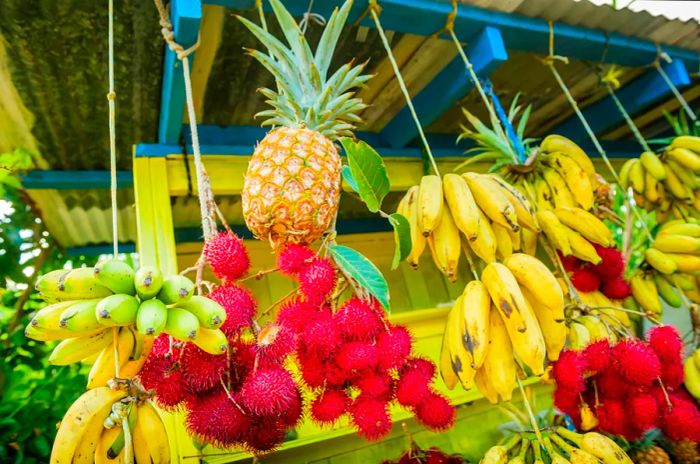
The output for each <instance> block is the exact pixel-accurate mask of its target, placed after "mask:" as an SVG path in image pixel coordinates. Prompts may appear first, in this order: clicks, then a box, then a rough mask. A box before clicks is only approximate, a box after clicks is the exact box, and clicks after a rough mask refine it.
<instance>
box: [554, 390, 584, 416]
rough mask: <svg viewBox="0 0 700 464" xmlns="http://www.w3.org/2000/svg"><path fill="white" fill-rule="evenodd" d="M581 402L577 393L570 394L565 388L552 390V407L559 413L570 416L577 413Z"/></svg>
mask: <svg viewBox="0 0 700 464" xmlns="http://www.w3.org/2000/svg"><path fill="white" fill-rule="evenodd" d="M580 403H581V400H580V398H579V396H578V393H572V392H571V390H569V389H568V388H565V387H557V388H556V390H554V406H556V407H557V409H559V410H560V411H561V412H563V413H565V414H568V415H569V416H572V415H574V414H577V413H578V410H579V404H580Z"/></svg>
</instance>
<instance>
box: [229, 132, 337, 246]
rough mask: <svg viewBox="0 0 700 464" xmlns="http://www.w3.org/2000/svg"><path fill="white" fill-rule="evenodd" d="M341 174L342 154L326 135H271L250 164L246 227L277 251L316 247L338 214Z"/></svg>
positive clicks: (245, 190) (244, 200)
mask: <svg viewBox="0 0 700 464" xmlns="http://www.w3.org/2000/svg"><path fill="white" fill-rule="evenodd" d="M340 172H341V163H340V156H339V155H338V150H337V148H336V147H335V145H334V144H333V142H331V141H330V140H329V139H328V138H327V137H325V136H323V135H322V134H321V133H319V132H317V131H313V130H310V129H306V128H292V127H279V128H277V129H274V130H272V131H270V132H269V133H268V134H267V135H266V136H265V138H263V140H262V141H260V143H259V144H258V146H257V147H256V149H255V152H254V153H253V156H252V158H251V159H250V162H249V164H248V171H247V172H246V176H245V181H244V184H243V191H242V194H241V196H242V204H243V217H244V218H245V221H246V225H247V226H248V228H249V229H250V230H251V231H252V232H253V233H254V234H255V236H256V237H258V238H259V239H261V240H268V241H270V243H272V244H273V246H275V247H277V246H279V245H282V244H284V243H311V242H313V241H315V240H316V239H318V238H319V237H320V236H321V234H323V232H324V231H326V229H328V226H329V225H330V223H331V221H332V220H333V217H334V215H335V213H336V211H337V210H338V201H339V199H340V179H341V177H340Z"/></svg>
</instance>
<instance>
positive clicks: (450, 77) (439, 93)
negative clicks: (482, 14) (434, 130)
mask: <svg viewBox="0 0 700 464" xmlns="http://www.w3.org/2000/svg"><path fill="white" fill-rule="evenodd" d="M466 53H467V56H468V57H469V58H470V61H471V63H472V66H473V67H474V71H475V72H476V74H477V75H478V76H479V77H482V78H483V77H487V76H488V75H489V74H490V73H491V72H493V71H494V70H495V69H496V68H497V67H498V66H500V65H501V64H502V63H503V62H505V61H506V60H507V59H508V52H507V51H506V48H505V45H504V43H503V37H502V36H501V32H500V31H499V30H498V29H496V28H494V27H490V26H487V27H485V28H484V29H483V30H482V31H481V32H480V33H479V34H478V35H477V37H476V38H475V39H474V40H473V41H471V43H470V44H469V47H467V50H466ZM472 87H474V82H473V81H472V79H471V77H470V76H469V73H468V72H467V70H466V68H465V66H464V62H463V61H462V58H461V57H457V58H454V59H453V60H452V62H450V64H448V65H447V66H446V67H445V68H444V69H443V70H442V71H441V72H440V73H439V74H438V75H437V76H435V78H434V79H433V80H432V81H431V82H430V84H428V86H426V87H425V88H424V89H423V90H422V91H421V92H420V93H418V95H416V96H415V97H414V98H413V105H414V107H415V110H416V113H417V114H418V118H419V119H420V122H421V125H422V126H423V127H424V128H425V127H428V126H429V125H430V124H432V123H433V121H435V120H436V119H438V118H439V117H440V116H441V115H442V114H444V113H445V112H446V111H447V110H449V109H450V108H452V106H453V105H454V104H455V103H457V102H458V101H459V100H461V99H462V98H463V97H464V96H465V95H467V93H468V92H469V90H470V89H471V88H472ZM417 136H418V128H417V127H416V125H415V123H414V121H413V118H412V117H411V113H410V111H409V109H408V108H407V107H405V108H404V109H403V110H401V111H400V112H399V113H398V114H397V115H396V116H394V118H393V119H392V120H391V121H389V123H388V124H387V125H386V127H384V129H383V130H382V132H381V134H380V139H381V140H382V141H383V142H385V144H386V145H388V146H390V147H392V148H400V147H404V146H406V145H407V144H408V142H410V141H411V140H413V139H414V138H416V137H417Z"/></svg>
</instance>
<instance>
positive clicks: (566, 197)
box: [542, 168, 576, 208]
mask: <svg viewBox="0 0 700 464" xmlns="http://www.w3.org/2000/svg"><path fill="white" fill-rule="evenodd" d="M542 174H543V175H544V180H545V181H546V182H547V184H549V189H550V190H551V191H552V198H553V199H554V206H555V207H557V208H573V207H574V206H576V200H574V197H573V195H572V193H571V190H569V187H567V185H566V181H565V180H564V178H563V177H562V176H561V175H560V174H559V173H558V172H557V171H555V170H554V169H553V168H545V169H544V170H543V171H542Z"/></svg>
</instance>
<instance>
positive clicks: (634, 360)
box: [613, 339, 661, 385]
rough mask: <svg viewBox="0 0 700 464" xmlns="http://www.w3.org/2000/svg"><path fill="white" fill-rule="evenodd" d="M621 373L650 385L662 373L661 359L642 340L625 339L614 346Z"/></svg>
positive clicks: (634, 380) (630, 379) (636, 382)
mask: <svg viewBox="0 0 700 464" xmlns="http://www.w3.org/2000/svg"><path fill="white" fill-rule="evenodd" d="M613 356H614V357H615V359H616V360H617V363H618V370H619V371H620V374H622V376H623V377H624V378H625V379H626V380H627V381H629V382H631V383H634V384H639V385H650V384H651V383H652V382H653V381H654V380H655V379H656V378H657V377H659V376H660V375H661V361H659V357H658V356H657V355H656V353H654V350H652V349H651V347H650V346H649V345H648V344H646V343H644V342H641V341H638V340H632V339H625V340H621V341H619V342H618V343H617V344H616V345H615V346H614V347H613Z"/></svg>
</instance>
